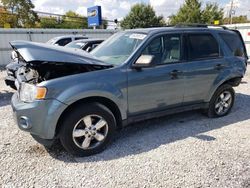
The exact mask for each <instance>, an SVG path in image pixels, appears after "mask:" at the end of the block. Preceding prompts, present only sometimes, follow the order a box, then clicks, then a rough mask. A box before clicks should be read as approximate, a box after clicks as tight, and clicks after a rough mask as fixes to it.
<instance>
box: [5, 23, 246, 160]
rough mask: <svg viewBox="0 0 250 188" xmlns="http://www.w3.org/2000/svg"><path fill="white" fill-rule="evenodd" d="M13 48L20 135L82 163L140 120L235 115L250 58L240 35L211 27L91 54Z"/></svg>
mask: <svg viewBox="0 0 250 188" xmlns="http://www.w3.org/2000/svg"><path fill="white" fill-rule="evenodd" d="M10 44H11V46H12V47H13V50H14V52H13V56H14V57H15V62H14V63H16V64H20V66H18V70H17V71H16V73H15V74H16V75H15V76H16V79H15V87H16V88H17V92H16V93H15V94H14V96H13V97H12V108H13V111H14V114H15V117H16V122H17V124H18V126H19V128H20V129H22V130H24V131H27V132H29V133H30V134H31V135H32V136H33V137H34V138H35V139H36V140H37V141H38V142H40V143H42V144H44V145H50V144H51V143H52V141H54V140H55V139H59V140H60V142H61V144H62V145H63V147H64V148H65V149H66V150H67V151H68V152H70V153H72V154H74V155H78V156H88V155H92V154H95V153H98V152H100V151H102V150H103V149H104V148H105V147H106V146H107V144H108V143H109V142H110V141H111V139H112V137H113V136H114V134H115V131H116V130H117V129H120V128H122V127H123V126H125V125H128V124H130V123H134V122H137V121H140V120H145V119H150V118H155V117H159V116H163V115H167V114H173V113H177V112H183V111H187V110H194V109H202V111H204V112H206V114H207V115H208V117H221V116H225V115H227V114H228V113H229V112H230V110H231V109H232V107H233V104H234V101H235V93H234V89H233V87H235V86H238V85H239V84H240V82H241V79H242V78H243V76H244V74H245V72H246V66H247V59H248V58H247V53H246V49H245V45H244V43H243V40H242V37H241V35H240V33H239V32H238V31H236V30H230V29H227V28H225V27H218V26H216V27H214V26H207V25H199V26H194V25H191V26H190V25H186V26H181V25H179V26H175V27H166V28H148V29H135V30H127V31H121V32H118V33H116V34H114V35H113V36H111V37H110V38H109V39H107V40H106V41H105V42H103V43H102V44H100V45H99V46H98V47H97V48H95V49H94V50H93V51H92V52H91V53H90V54H88V53H85V52H83V51H82V50H77V49H66V48H62V47H58V46H51V45H47V44H40V43H34V42H25V41H13V42H11V43H10Z"/></svg>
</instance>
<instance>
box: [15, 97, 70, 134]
mask: <svg viewBox="0 0 250 188" xmlns="http://www.w3.org/2000/svg"><path fill="white" fill-rule="evenodd" d="M11 106H12V109H13V113H14V117H15V120H16V122H17V125H18V127H19V128H20V129H21V130H24V131H27V132H30V133H31V134H32V135H36V136H38V137H40V138H42V139H54V137H55V131H56V125H57V122H58V120H59V117H60V116H61V114H62V112H63V111H64V110H65V109H66V108H67V105H65V104H63V103H61V102H60V101H58V100H55V99H50V100H39V101H38V100H37V101H34V102H32V103H25V102H22V101H20V100H19V98H18V95H17V94H14V95H13V97H12V99H11Z"/></svg>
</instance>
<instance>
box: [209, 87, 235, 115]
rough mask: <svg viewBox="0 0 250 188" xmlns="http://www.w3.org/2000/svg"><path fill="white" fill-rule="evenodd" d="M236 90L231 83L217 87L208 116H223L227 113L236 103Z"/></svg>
mask: <svg viewBox="0 0 250 188" xmlns="http://www.w3.org/2000/svg"><path fill="white" fill-rule="evenodd" d="M234 98H235V92H234V89H233V88H232V86H231V85H229V84H225V85H222V86H221V87H219V88H218V89H217V91H216V92H215V93H214V95H213V97H212V99H211V100H210V102H209V108H208V109H207V115H208V117H222V116H225V115H227V114H228V113H229V112H230V111H231V109H232V107H233V104H234Z"/></svg>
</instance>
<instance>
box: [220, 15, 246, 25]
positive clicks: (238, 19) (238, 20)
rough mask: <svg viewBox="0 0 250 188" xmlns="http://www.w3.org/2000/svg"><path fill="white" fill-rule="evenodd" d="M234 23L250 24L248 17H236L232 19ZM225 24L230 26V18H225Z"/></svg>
mask: <svg viewBox="0 0 250 188" xmlns="http://www.w3.org/2000/svg"><path fill="white" fill-rule="evenodd" d="M232 19H233V20H232V23H234V24H235V23H250V20H248V19H247V16H246V15H240V16H235V17H233V18H232ZM223 22H224V24H230V18H224V20H223Z"/></svg>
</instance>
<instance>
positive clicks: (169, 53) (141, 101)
mask: <svg viewBox="0 0 250 188" xmlns="http://www.w3.org/2000/svg"><path fill="white" fill-rule="evenodd" d="M181 44H182V43H181V37H180V35H175V34H166V35H163V36H158V37H156V38H154V39H153V40H152V41H151V42H150V43H149V44H148V45H147V47H146V48H145V49H144V50H143V52H142V55H153V56H154V57H155V59H154V64H155V66H152V67H149V68H142V69H133V68H129V69H128V107H129V110H128V114H129V115H130V116H131V115H132V116H133V115H137V114H143V113H146V112H153V111H161V110H164V109H167V108H170V107H176V106H181V105H182V102H183V95H184V89H183V87H184V84H185V83H184V77H183V75H182V71H183V69H182V63H181V57H182V54H181Z"/></svg>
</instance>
